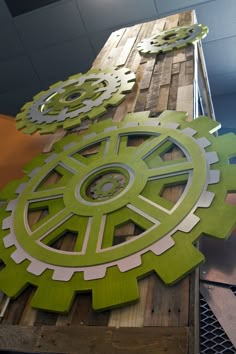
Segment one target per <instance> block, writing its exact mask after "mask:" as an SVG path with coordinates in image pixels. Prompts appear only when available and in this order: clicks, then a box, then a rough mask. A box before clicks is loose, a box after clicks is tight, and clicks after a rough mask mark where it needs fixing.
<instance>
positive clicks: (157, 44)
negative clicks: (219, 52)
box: [137, 24, 208, 54]
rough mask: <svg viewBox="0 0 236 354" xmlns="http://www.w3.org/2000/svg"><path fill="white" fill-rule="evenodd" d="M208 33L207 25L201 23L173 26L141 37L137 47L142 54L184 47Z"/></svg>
mask: <svg viewBox="0 0 236 354" xmlns="http://www.w3.org/2000/svg"><path fill="white" fill-rule="evenodd" d="M207 33H208V27H207V26H205V25H201V24H196V25H192V26H182V27H174V28H171V29H169V30H166V31H163V32H160V33H158V34H155V35H154V36H152V37H150V38H145V39H143V40H142V41H141V42H140V43H139V44H138V45H137V48H138V50H139V51H140V52H141V53H142V54H159V53H161V52H163V53H165V52H169V51H171V50H173V49H180V48H183V47H186V46H187V45H188V44H191V43H194V42H196V41H198V40H200V39H202V38H204V37H205V36H206V35H207Z"/></svg>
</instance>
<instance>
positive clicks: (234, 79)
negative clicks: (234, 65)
mask: <svg viewBox="0 0 236 354" xmlns="http://www.w3.org/2000/svg"><path fill="white" fill-rule="evenodd" d="M209 82H210V87H211V93H212V95H213V96H218V95H223V94H229V93H232V92H236V71H234V72H231V73H228V74H225V75H224V74H222V75H209Z"/></svg>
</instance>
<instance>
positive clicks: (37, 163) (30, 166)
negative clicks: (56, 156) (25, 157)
mask: <svg viewBox="0 0 236 354" xmlns="http://www.w3.org/2000/svg"><path fill="white" fill-rule="evenodd" d="M48 155H49V154H48ZM46 158H47V155H46V154H40V155H38V156H36V157H35V158H34V159H33V160H31V161H30V162H28V163H27V165H25V166H24V169H23V171H24V173H27V174H30V172H32V171H33V170H34V169H35V168H36V167H41V166H43V165H44V164H45V160H46Z"/></svg>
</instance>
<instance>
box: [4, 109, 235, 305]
mask: <svg viewBox="0 0 236 354" xmlns="http://www.w3.org/2000/svg"><path fill="white" fill-rule="evenodd" d="M148 115H149V112H143V113H134V114H128V115H127V117H126V119H125V120H124V121H123V122H121V123H114V122H112V121H103V122H101V123H98V124H96V125H93V126H91V127H90V128H89V131H88V133H87V134H86V135H84V136H83V137H82V136H81V135H80V136H77V135H69V136H67V137H66V138H64V139H62V140H61V141H60V142H58V143H56V144H55V146H54V151H53V152H51V153H50V154H48V155H47V156H45V155H44V154H41V155H39V156H38V157H36V158H35V159H33V160H32V162H31V163H30V164H28V165H27V166H26V168H25V172H26V176H25V177H24V178H23V179H22V180H20V181H17V182H12V183H11V184H10V185H9V186H7V187H6V188H5V189H4V190H3V192H2V193H1V195H0V200H2V201H4V200H5V209H3V208H2V209H1V213H0V221H1V223H2V231H1V237H0V255H1V260H2V263H3V264H4V265H5V267H4V268H3V269H2V270H1V271H0V288H1V290H2V291H3V292H4V293H6V294H7V295H8V296H11V297H15V296H18V295H19V294H20V293H21V292H22V290H23V289H24V288H25V287H26V286H27V285H28V284H31V285H33V286H35V287H36V288H37V289H36V291H35V293H34V296H33V299H32V302H31V304H32V306H33V307H36V308H40V309H44V310H50V311H58V312H66V311H68V310H69V309H70V306H71V304H72V301H73V299H74V296H75V293H77V292H84V291H92V299H93V308H94V309H96V310H97V309H99V310H101V309H108V308H113V307H116V306H119V305H123V304H127V303H129V302H131V301H135V300H137V299H138V297H139V294H138V286H137V280H138V279H140V278H141V277H144V276H146V275H147V274H149V273H150V272H156V274H157V275H158V276H159V277H160V278H161V279H162V280H163V281H164V282H165V283H166V284H172V283H174V282H176V281H177V280H179V279H181V278H182V277H183V276H185V275H186V274H187V273H189V272H190V271H191V270H192V269H194V268H195V267H196V266H198V265H199V264H200V263H202V262H203V260H204V256H203V255H202V254H201V253H200V251H199V250H198V249H197V248H195V247H194V244H195V243H196V242H197V240H198V239H199V237H200V236H201V235H203V234H206V235H209V236H213V237H216V238H219V239H225V238H227V237H228V235H229V234H230V232H231V230H232V228H233V227H234V225H235V221H236V206H232V205H229V204H227V203H226V202H225V199H226V196H227V194H228V193H229V192H235V191H236V183H235V175H236V166H235V165H233V164H230V163H229V159H230V158H231V157H233V156H236V137H235V135H234V134H227V135H224V136H220V137H215V136H214V135H213V133H214V132H215V131H216V130H217V129H219V126H220V125H219V124H218V123H217V122H215V121H212V120H210V119H209V118H208V117H199V118H198V119H196V120H194V121H192V122H186V121H185V118H186V114H185V113H183V112H172V111H166V112H164V113H162V114H161V115H160V116H159V117H158V118H148ZM133 139H137V140H138V141H139V145H138V146H133V145H134V144H133V143H132V141H133ZM173 147H177V148H178V149H179V151H180V152H181V154H179V155H177V157H176V159H174V160H166V159H165V158H163V155H165V154H166V153H167V152H169V151H170V149H172V148H173ZM165 156H166V155H165ZM53 171H56V172H57V175H59V176H60V178H59V177H58V179H57V182H55V183H54V184H52V181H51V183H50V184H48V185H47V184H46V182H47V181H48V179H50V178H51V177H52V172H53ZM177 185H182V188H183V193H182V195H181V196H180V198H179V200H178V201H177V203H176V204H175V203H172V202H170V201H169V200H167V199H165V198H164V194H163V191H164V190H165V188H166V187H171V186H177ZM45 208H47V209H48V215H46V216H45V217H44V218H43V219H41V220H39V221H38V223H36V224H35V225H34V226H31V224H30V222H29V211H30V212H31V211H35V210H39V211H40V210H44V209H45ZM130 222H132V223H133V224H135V225H136V226H137V227H138V228H139V229H140V230H141V231H140V232H139V234H138V235H137V234H136V236H131V237H128V238H127V239H125V240H123V241H124V242H123V243H119V242H114V240H115V231H117V229H119V228H120V227H123V226H124V225H126V226H127V225H128V224H129V223H130ZM119 230H120V229H119ZM68 231H69V232H73V233H76V235H77V239H76V242H75V246H74V249H73V251H70V252H66V251H62V250H58V249H55V248H53V247H52V244H53V242H55V241H56V240H58V239H59V238H60V237H62V236H63V235H64V234H65V232H68ZM9 279H11V281H9ZM157 296H158V294H157Z"/></svg>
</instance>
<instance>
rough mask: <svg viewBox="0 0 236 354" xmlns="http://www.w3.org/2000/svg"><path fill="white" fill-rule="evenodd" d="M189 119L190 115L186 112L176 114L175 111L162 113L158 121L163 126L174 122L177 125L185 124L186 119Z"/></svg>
mask: <svg viewBox="0 0 236 354" xmlns="http://www.w3.org/2000/svg"><path fill="white" fill-rule="evenodd" d="M187 117H188V114H187V113H186V112H175V111H164V112H163V113H161V115H160V116H159V117H158V121H159V122H160V123H161V124H162V123H163V124H166V123H171V122H173V118H174V121H175V122H176V123H179V124H181V123H183V122H185V120H186V118H187Z"/></svg>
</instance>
